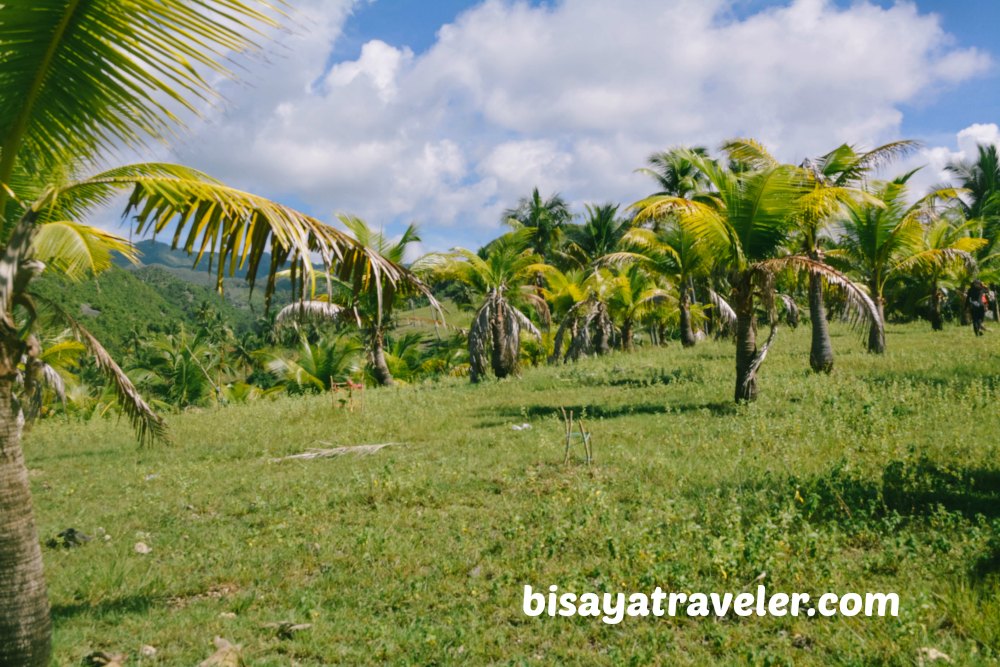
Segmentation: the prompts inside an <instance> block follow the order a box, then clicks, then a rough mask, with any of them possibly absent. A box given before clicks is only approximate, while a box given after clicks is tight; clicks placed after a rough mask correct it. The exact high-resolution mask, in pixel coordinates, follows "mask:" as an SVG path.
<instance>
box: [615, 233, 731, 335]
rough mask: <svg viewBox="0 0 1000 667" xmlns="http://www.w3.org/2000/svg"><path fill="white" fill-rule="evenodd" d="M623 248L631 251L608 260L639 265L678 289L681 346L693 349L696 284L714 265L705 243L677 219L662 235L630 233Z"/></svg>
mask: <svg viewBox="0 0 1000 667" xmlns="http://www.w3.org/2000/svg"><path fill="white" fill-rule="evenodd" d="M623 246H624V247H625V248H627V250H623V251H621V252H617V253H612V254H611V255H608V257H607V261H608V262H611V263H623V262H636V263H638V264H639V265H640V266H642V267H643V268H644V269H646V270H647V271H649V272H650V273H653V274H654V275H659V276H663V277H664V278H666V279H667V280H669V281H670V282H671V283H672V284H673V285H675V286H676V287H677V291H678V293H679V295H680V296H679V298H678V302H677V308H678V312H679V316H680V333H681V343H682V344H683V345H684V347H692V346H693V345H694V344H695V343H696V342H697V337H696V336H695V332H694V327H693V326H692V321H691V300H692V292H693V286H694V284H693V281H694V279H695V278H699V277H701V276H704V275H705V274H706V273H707V272H708V270H709V268H710V262H711V260H710V258H709V256H708V255H707V253H706V252H705V246H704V243H702V242H701V239H700V238H699V237H698V236H697V235H696V234H695V233H694V232H693V231H692V230H691V229H690V227H689V225H687V224H686V223H685V222H684V221H683V220H678V219H676V218H675V219H674V220H672V221H670V222H669V223H668V224H667V226H666V227H665V228H663V229H661V231H660V232H659V233H657V232H654V231H652V230H649V229H642V228H636V229H631V230H629V232H628V233H627V234H626V235H625V238H624V239H623Z"/></svg>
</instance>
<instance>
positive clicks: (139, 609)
mask: <svg viewBox="0 0 1000 667" xmlns="http://www.w3.org/2000/svg"><path fill="white" fill-rule="evenodd" d="M155 604H156V600H155V599H154V598H152V597H150V596H148V595H126V596H124V597H118V598H113V599H110V600H102V601H100V602H71V603H64V604H54V605H52V620H53V622H55V623H58V622H59V621H60V620H62V619H71V618H75V617H77V616H83V615H90V616H96V617H104V616H126V615H131V614H143V613H145V612H146V611H148V610H149V609H150V608H152V607H153V606H154V605H155Z"/></svg>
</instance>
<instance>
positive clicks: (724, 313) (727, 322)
mask: <svg viewBox="0 0 1000 667" xmlns="http://www.w3.org/2000/svg"><path fill="white" fill-rule="evenodd" d="M708 300H709V302H710V303H711V304H712V306H713V307H714V308H715V312H716V313H717V315H718V318H719V321H720V322H721V324H722V326H724V327H726V328H730V327H733V326H735V325H736V311H735V310H733V307H732V306H730V305H729V302H728V301H726V300H725V299H724V298H723V297H722V295H721V294H719V293H718V292H716V291H715V290H713V289H709V290H708Z"/></svg>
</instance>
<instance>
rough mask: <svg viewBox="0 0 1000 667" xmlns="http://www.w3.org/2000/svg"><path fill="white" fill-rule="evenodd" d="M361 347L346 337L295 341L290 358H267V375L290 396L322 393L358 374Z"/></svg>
mask: <svg viewBox="0 0 1000 667" xmlns="http://www.w3.org/2000/svg"><path fill="white" fill-rule="evenodd" d="M363 353H364V346H363V345H361V343H359V342H358V341H357V340H356V339H354V338H353V337H351V336H350V335H347V334H341V335H339V336H330V337H324V338H320V339H319V340H318V341H316V342H315V343H310V342H309V340H308V338H306V337H305V336H301V335H300V337H299V349H298V350H297V353H296V354H295V355H294V356H286V355H282V354H272V355H268V356H269V357H270V358H269V360H268V361H267V362H266V367H267V370H268V372H270V373H271V374H272V375H274V377H275V378H276V379H277V380H278V381H280V382H281V383H283V384H284V385H285V387H286V388H287V389H288V390H289V391H291V392H325V391H330V390H331V389H333V388H334V387H336V386H337V385H338V384H343V383H345V382H347V381H348V380H350V379H351V378H352V377H354V375H356V374H357V373H358V371H359V370H360V367H361V366H360V361H361V358H362V355H363Z"/></svg>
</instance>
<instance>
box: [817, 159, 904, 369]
mask: <svg viewBox="0 0 1000 667" xmlns="http://www.w3.org/2000/svg"><path fill="white" fill-rule="evenodd" d="M917 146H918V144H917V142H914V141H907V140H902V141H894V142H891V143H888V144H884V145H882V146H879V147H877V148H874V149H872V150H868V151H860V150H858V149H857V147H855V146H850V145H848V144H842V145H840V146H838V147H837V148H835V149H834V150H832V151H830V152H829V153H827V154H825V155H822V156H820V157H819V158H816V159H812V160H806V161H805V162H804V163H803V165H802V166H803V167H804V168H806V169H809V170H811V171H812V172H813V174H814V176H815V179H816V187H817V188H827V187H837V188H855V189H857V188H861V187H863V185H864V181H865V179H866V178H867V177H868V176H869V174H871V173H872V172H873V171H874V170H876V169H878V168H880V167H883V166H885V165H886V164H888V163H890V162H891V161H893V160H895V159H897V158H899V157H901V156H903V155H906V154H907V153H909V152H911V151H913V150H914V149H915V148H917ZM858 195H859V198H862V199H863V198H864V195H863V193H861V192H860V191H859V192H858ZM833 213H834V211H830V210H824V209H822V208H808V209H806V210H805V211H804V212H803V215H802V216H801V217H800V218H799V221H798V223H799V224H798V227H799V229H798V242H799V250H800V252H802V253H803V254H805V255H806V256H807V257H810V258H812V259H814V260H815V261H817V262H822V261H824V243H823V242H824V240H825V237H826V233H827V231H828V229H829V227H830V225H831V223H832V222H833V219H834V216H833ZM823 288H824V284H823V277H822V276H821V275H819V274H817V273H810V274H809V288H808V289H809V323H810V326H811V328H812V345H811V347H810V350H809V365H810V367H811V368H812V369H813V371H815V372H817V373H819V372H825V373H830V372H831V371H833V363H834V356H833V344H832V343H831V341H830V330H829V327H828V326H827V317H826V304H825V303H824V295H823Z"/></svg>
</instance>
